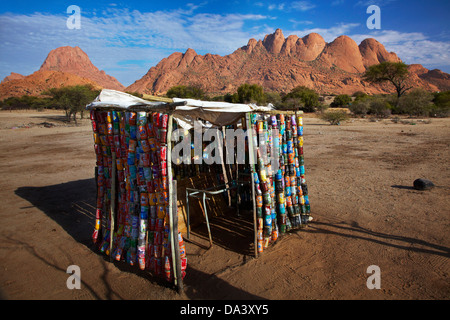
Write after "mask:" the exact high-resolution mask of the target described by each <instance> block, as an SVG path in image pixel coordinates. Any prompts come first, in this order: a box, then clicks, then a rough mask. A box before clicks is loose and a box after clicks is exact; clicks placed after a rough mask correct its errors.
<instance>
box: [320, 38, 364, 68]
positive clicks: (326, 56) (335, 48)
mask: <svg viewBox="0 0 450 320" xmlns="http://www.w3.org/2000/svg"><path fill="white" fill-rule="evenodd" d="M321 59H322V61H324V62H326V63H328V64H329V66H330V67H338V68H339V69H341V70H344V71H347V72H351V73H361V72H364V71H365V70H366V68H365V67H364V64H363V59H362V56H361V52H360V51H359V47H358V45H357V44H356V42H355V41H354V40H353V39H351V38H350V37H348V36H345V35H343V36H340V37H337V38H336V39H335V40H334V41H333V42H331V43H329V44H327V45H326V46H325V49H324V50H323V52H322V54H321Z"/></svg>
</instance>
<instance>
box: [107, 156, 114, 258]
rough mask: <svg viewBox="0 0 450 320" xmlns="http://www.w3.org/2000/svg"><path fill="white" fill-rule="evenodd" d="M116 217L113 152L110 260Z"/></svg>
mask: <svg viewBox="0 0 450 320" xmlns="http://www.w3.org/2000/svg"><path fill="white" fill-rule="evenodd" d="M115 218H116V152H112V170H111V215H110V231H109V262H111V261H112V260H113V259H112V255H113V253H112V250H113V242H114V228H115Z"/></svg>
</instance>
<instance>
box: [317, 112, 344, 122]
mask: <svg viewBox="0 0 450 320" xmlns="http://www.w3.org/2000/svg"><path fill="white" fill-rule="evenodd" d="M320 119H322V120H324V121H327V122H329V123H330V124H331V125H340V124H341V122H342V121H346V120H348V119H349V115H348V114H347V113H346V112H345V111H328V112H324V113H322V114H321V115H320Z"/></svg>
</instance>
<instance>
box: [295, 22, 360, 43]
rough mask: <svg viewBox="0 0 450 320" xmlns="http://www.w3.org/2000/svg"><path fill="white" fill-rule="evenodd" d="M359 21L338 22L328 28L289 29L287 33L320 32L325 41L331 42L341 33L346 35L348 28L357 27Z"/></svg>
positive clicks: (302, 35) (302, 34)
mask: <svg viewBox="0 0 450 320" xmlns="http://www.w3.org/2000/svg"><path fill="white" fill-rule="evenodd" d="M359 25H360V24H359V23H339V24H337V25H335V26H333V27H330V28H310V29H303V30H295V31H290V32H289V33H288V34H295V35H298V36H299V37H304V36H306V35H308V34H310V33H318V34H320V35H321V36H322V37H323V38H324V40H325V41H326V42H332V41H333V40H334V39H336V38H337V37H339V36H341V35H344V34H345V35H347V34H348V33H349V32H350V30H352V29H353V28H356V27H358V26H359Z"/></svg>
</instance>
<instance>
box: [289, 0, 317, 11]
mask: <svg viewBox="0 0 450 320" xmlns="http://www.w3.org/2000/svg"><path fill="white" fill-rule="evenodd" d="M315 7H316V5H315V4H312V3H311V2H309V1H294V2H292V3H291V8H292V9H294V10H299V11H308V10H311V9H314V8H315Z"/></svg>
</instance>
